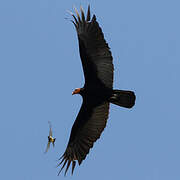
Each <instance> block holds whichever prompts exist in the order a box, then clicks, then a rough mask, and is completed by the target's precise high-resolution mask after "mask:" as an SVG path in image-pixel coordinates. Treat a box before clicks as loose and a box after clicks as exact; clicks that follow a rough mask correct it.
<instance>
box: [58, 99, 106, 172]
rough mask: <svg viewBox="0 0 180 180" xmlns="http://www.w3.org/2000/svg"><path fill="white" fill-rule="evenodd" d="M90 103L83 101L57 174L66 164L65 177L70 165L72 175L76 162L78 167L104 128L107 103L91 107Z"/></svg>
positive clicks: (89, 101)
mask: <svg viewBox="0 0 180 180" xmlns="http://www.w3.org/2000/svg"><path fill="white" fill-rule="evenodd" d="M91 102H93V100H92V99H91V100H83V104H82V106H81V109H80V111H79V114H78V116H77V118H76V121H75V122H74V125H73V127H72V130H71V135H70V139H69V142H68V145H67V148H66V151H65V152H64V154H63V156H62V157H61V158H60V159H62V161H61V162H60V163H59V164H58V166H59V165H61V164H62V163H63V165H62V167H61V170H60V171H59V173H60V172H61V171H62V169H63V168H64V167H65V165H66V164H67V166H66V170H65V175H66V173H67V170H68V168H69V166H70V164H71V163H72V174H73V171H74V168H75V165H76V160H77V161H78V163H79V165H80V164H81V162H82V161H83V160H84V159H85V158H86V155H87V154H88V153H89V150H90V148H92V147H93V144H94V142H95V141H96V140H97V139H98V138H99V137H100V135H101V133H102V131H103V130H104V128H105V126H106V122H107V119H108V114H109V103H108V102H103V103H100V104H99V105H97V104H96V105H95V104H94V105H92V103H91ZM58 175H59V174H58Z"/></svg>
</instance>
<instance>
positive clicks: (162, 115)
mask: <svg viewBox="0 0 180 180" xmlns="http://www.w3.org/2000/svg"><path fill="white" fill-rule="evenodd" d="M89 3H90V5H91V11H92V13H95V14H96V16H97V20H98V22H99V24H100V26H101V27H102V29H103V32H104V35H105V39H106V40H107V42H108V43H109V46H110V47H111V51H112V55H113V57H114V66H115V80H114V87H115V88H119V89H128V90H133V91H135V93H136V96H137V100H136V105H135V107H134V108H133V109H131V110H129V109H123V108H120V107H118V106H115V105H111V108H110V117H109V119H108V123H107V127H106V128H105V130H104V132H103V133H102V135H101V138H100V139H99V140H98V141H97V142H96V143H95V145H94V147H93V149H91V151H90V154H89V155H88V156H87V158H86V160H85V161H83V163H82V165H81V166H80V167H79V166H77V167H76V169H75V172H74V175H73V177H71V175H70V172H69V173H68V174H67V177H66V179H67V180H68V179H79V180H80V179H86V180H92V179H103V180H109V179H122V180H132V179H133V180H170V179H172V180H179V179H180V110H179V107H180V105H179V102H180V81H179V78H180V23H179V17H180V11H179V7H180V2H179V1H178V0H151V1H144V0H136V1H135V0H126V1H118V0H116V1H115V0H114V1H97V0H92V1H86V0H30V1H27V0H1V1H0V122H1V126H0V137H1V150H0V169H1V173H0V179H14V178H15V179H18V180H36V179H37V180H39V179H43V180H49V179H54V180H55V179H63V178H64V174H63V173H62V174H60V176H57V173H58V170H59V168H56V165H57V163H58V161H57V159H58V158H59V157H60V156H61V155H62V154H63V153H64V151H65V148H66V145H67V142H68V139H69V135H70V130H71V127H72V124H73V122H74V120H75V118H76V115H77V113H78V111H79V108H80V106H81V102H82V99H81V97H80V96H78V95H77V96H72V95H71V92H72V91H73V89H74V88H77V87H82V86H83V83H84V77H83V72H82V66H81V62H80V57H79V50H78V41H77V36H76V32H75V28H74V27H73V25H72V24H71V23H70V21H69V20H67V19H66V18H68V19H70V18H71V17H70V15H69V14H68V13H67V12H66V10H71V11H73V5H75V6H76V7H77V8H78V9H79V6H80V5H82V6H83V8H84V10H87V6H88V4H89ZM48 121H51V123H52V128H53V133H54V136H55V137H56V138H57V140H56V144H55V148H52V147H51V148H50V150H49V151H48V153H47V154H44V151H45V148H46V144H47V136H48V132H49V126H48Z"/></svg>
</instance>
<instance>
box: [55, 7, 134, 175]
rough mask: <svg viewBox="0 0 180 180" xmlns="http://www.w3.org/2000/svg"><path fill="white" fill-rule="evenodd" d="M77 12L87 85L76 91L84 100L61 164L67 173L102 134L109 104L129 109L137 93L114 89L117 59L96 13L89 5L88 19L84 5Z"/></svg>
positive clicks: (74, 22) (78, 32)
mask: <svg viewBox="0 0 180 180" xmlns="http://www.w3.org/2000/svg"><path fill="white" fill-rule="evenodd" d="M75 12H76V15H77V18H76V17H75V16H74V15H73V14H72V16H73V18H74V21H72V22H73V24H74V26H75V28H76V31H77V35H78V41H79V51H80V57H81V62H82V66H83V71H84V77H85V84H84V87H83V88H78V89H75V91H74V92H73V94H80V95H81V96H82V98H83V103H82V106H81V109H80V111H79V114H78V116H77V118H76V120H75V122H74V124H73V127H72V130H71V135H70V139H69V142H68V145H67V148H66V150H65V152H64V154H63V156H62V157H61V158H60V159H62V160H61V162H60V163H59V164H58V166H59V165H60V164H62V163H63V165H62V167H61V170H62V169H63V168H64V167H65V165H66V164H67V166H66V170H65V174H66V173H67V170H68V168H69V166H70V164H71V163H72V174H73V171H74V167H75V165H76V160H77V161H78V163H79V165H80V164H81V163H82V161H83V160H84V159H85V158H86V155H87V154H88V153H89V150H90V148H92V147H93V144H94V142H95V141H96V140H97V139H98V138H99V137H100V135H101V133H102V131H103V130H104V128H105V126H106V122H107V119H108V114H109V103H110V102H111V103H114V104H116V105H119V106H122V107H126V108H131V107H133V105H134V104H135V95H134V92H132V91H123V90H113V71H114V67H113V63H112V60H113V59H112V55H111V52H110V49H109V47H108V44H107V43H106V41H105V39H104V35H103V33H102V30H101V28H100V27H99V24H98V22H97V21H96V16H95V15H93V17H92V19H91V18H90V7H89V6H88V12H87V17H86V18H85V16H84V12H83V10H82V8H81V18H80V15H79V13H78V12H77V10H76V9H75ZM61 170H60V172H61ZM60 172H59V173H60Z"/></svg>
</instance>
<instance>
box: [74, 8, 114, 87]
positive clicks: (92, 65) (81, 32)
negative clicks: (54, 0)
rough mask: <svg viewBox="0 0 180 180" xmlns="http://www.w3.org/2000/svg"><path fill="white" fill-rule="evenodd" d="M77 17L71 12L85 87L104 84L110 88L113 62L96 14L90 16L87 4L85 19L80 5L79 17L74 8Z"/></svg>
mask: <svg viewBox="0 0 180 180" xmlns="http://www.w3.org/2000/svg"><path fill="white" fill-rule="evenodd" d="M75 12H76V15H77V18H76V17H75V16H74V15H73V14H72V16H73V18H74V21H72V22H73V23H74V25H75V28H76V31H77V35H78V40H79V51H80V57H81V61H82V66H83V71H84V76H85V87H86V89H88V88H90V89H92V88H93V87H94V88H96V90H97V89H98V88H100V89H101V88H102V86H104V85H105V86H106V87H108V88H110V89H111V88H112V85H113V70H114V68H113V63H112V56H111V52H110V49H109V47H108V44H107V43H106V41H105V39H104V35H103V32H102V30H101V28H100V27H99V24H98V22H97V21H96V16H95V15H93V17H92V19H91V17H90V6H88V12H87V18H86V19H85V16H84V12H83V9H82V7H81V18H80V15H79V13H78V11H77V10H76V9H75Z"/></svg>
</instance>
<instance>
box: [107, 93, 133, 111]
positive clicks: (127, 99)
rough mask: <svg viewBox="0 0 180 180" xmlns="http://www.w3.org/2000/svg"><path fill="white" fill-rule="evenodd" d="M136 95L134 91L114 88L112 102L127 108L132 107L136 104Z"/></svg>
mask: <svg viewBox="0 0 180 180" xmlns="http://www.w3.org/2000/svg"><path fill="white" fill-rule="evenodd" d="M135 100H136V96H135V94H134V92H133V91H124V90H113V95H112V97H111V98H110V102H111V103H113V104H116V105H118V106H121V107H125V108H132V107H133V106H134V104H135Z"/></svg>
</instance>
